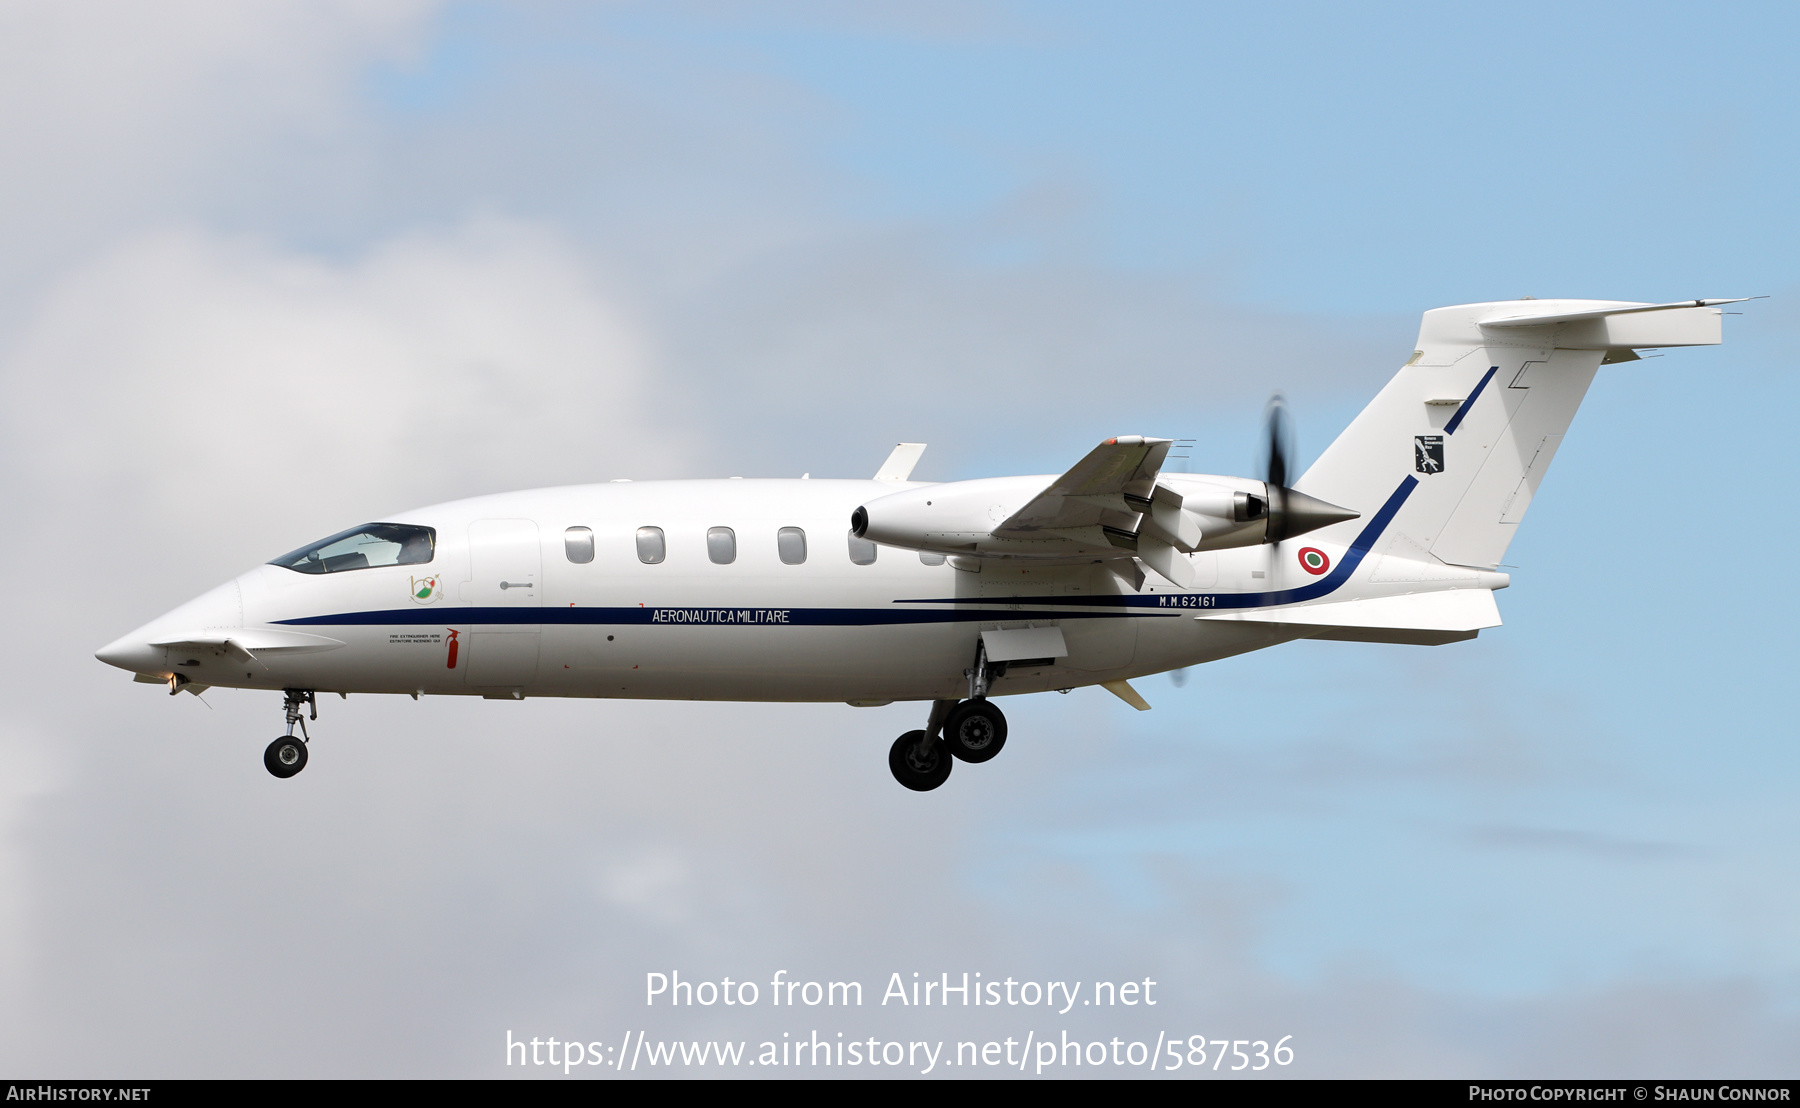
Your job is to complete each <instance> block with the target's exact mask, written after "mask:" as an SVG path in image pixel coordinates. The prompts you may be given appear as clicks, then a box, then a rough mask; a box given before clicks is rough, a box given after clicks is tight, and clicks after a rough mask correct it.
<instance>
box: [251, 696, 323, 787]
mask: <svg viewBox="0 0 1800 1108" xmlns="http://www.w3.org/2000/svg"><path fill="white" fill-rule="evenodd" d="M282 692H283V693H285V694H286V700H285V701H284V702H283V707H284V708H286V710H287V734H285V735H283V736H282V737H281V738H279V739H276V740H275V741H274V742H272V743H270V744H269V748H268V749H267V750H265V751H263V765H264V766H266V767H267V768H268V770H269V772H270V773H272V774H274V775H275V776H276V777H281V778H288V777H292V776H294V774H296V773H299V772H300V771H301V770H303V769H305V768H306V744H307V742H308V741H310V740H311V738H312V736H310V735H308V734H307V733H306V719H304V718H302V716H301V709H302V708H307V709H310V712H309V715H310V717H311V718H312V719H314V720H317V719H318V718H319V704H318V702H317V701H316V700H314V699H313V691H312V690H311V689H283V690H282ZM295 724H299V726H300V737H299V738H297V739H296V738H295V737H294V725H295Z"/></svg>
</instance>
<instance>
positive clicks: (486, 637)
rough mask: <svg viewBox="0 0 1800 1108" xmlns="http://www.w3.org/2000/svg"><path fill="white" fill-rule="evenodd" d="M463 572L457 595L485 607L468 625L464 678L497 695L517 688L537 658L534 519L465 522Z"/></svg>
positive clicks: (538, 574)
mask: <svg viewBox="0 0 1800 1108" xmlns="http://www.w3.org/2000/svg"><path fill="white" fill-rule="evenodd" d="M469 576H470V577H471V580H470V581H469V582H467V583H466V584H465V585H464V587H463V599H465V600H466V601H468V602H469V603H470V604H472V605H474V606H475V607H476V608H479V609H485V611H483V612H482V613H481V615H480V617H479V619H478V621H477V622H474V623H473V624H472V626H471V627H470V629H469V670H468V674H469V675H468V682H469V684H470V685H471V686H473V687H476V688H482V689H491V690H493V691H494V692H495V693H497V694H500V695H504V694H505V693H507V692H509V691H510V692H522V691H523V690H524V688H525V686H527V685H529V684H530V683H531V680H532V678H533V677H535V676H536V674H537V663H538V638H539V635H538V628H539V623H538V612H537V609H538V607H539V605H540V604H541V603H542V601H541V599H540V596H541V594H542V592H543V590H542V588H541V586H542V583H543V559H542V555H541V554H540V552H539V547H538V529H537V524H535V523H533V522H532V521H531V520H528V519H478V520H476V521H475V522H474V523H471V524H470V525H469ZM507 608H517V609H521V611H520V612H519V619H518V622H516V623H515V622H513V621H511V620H510V619H508V618H507V613H506V612H505V611H504V609H507ZM523 609H530V611H525V610H523Z"/></svg>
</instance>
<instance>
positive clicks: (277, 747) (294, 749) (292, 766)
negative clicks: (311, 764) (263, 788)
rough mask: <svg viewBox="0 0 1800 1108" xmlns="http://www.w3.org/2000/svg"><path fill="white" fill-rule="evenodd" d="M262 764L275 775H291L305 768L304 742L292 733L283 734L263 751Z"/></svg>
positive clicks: (285, 776) (284, 776)
mask: <svg viewBox="0 0 1800 1108" xmlns="http://www.w3.org/2000/svg"><path fill="white" fill-rule="evenodd" d="M263 765H264V766H266V767H268V770H269V772H270V773H272V774H274V775H275V776H277V777H281V778H288V777H292V776H294V774H296V773H299V772H300V771H301V770H303V769H305V768H306V744H305V743H304V742H301V741H300V740H299V739H296V738H294V737H293V736H292V735H283V736H281V738H279V739H276V740H275V741H274V742H272V743H270V744H269V749H267V750H265V751H263Z"/></svg>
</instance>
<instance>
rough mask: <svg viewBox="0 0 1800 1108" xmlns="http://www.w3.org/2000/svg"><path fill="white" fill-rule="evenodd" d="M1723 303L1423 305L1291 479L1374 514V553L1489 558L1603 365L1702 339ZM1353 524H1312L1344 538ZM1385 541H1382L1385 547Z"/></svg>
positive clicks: (1489, 562)
mask: <svg viewBox="0 0 1800 1108" xmlns="http://www.w3.org/2000/svg"><path fill="white" fill-rule="evenodd" d="M1720 303H1729V301H1717V300H1684V301H1681V302H1679V303H1675V304H1635V303H1629V302H1622V301H1609V300H1510V301H1497V302H1493V303H1486V304H1462V305H1458V306H1456V307H1451V308H1437V309H1434V310H1432V311H1429V312H1426V313H1425V317H1424V320H1423V322H1422V323H1421V325H1420V327H1419V342H1418V349H1416V350H1415V351H1414V352H1413V356H1412V358H1411V360H1409V361H1408V362H1407V363H1406V365H1404V366H1402V367H1401V369H1400V372H1399V373H1397V374H1395V375H1394V378H1393V380H1391V381H1389V382H1388V383H1387V387H1385V388H1383V389H1382V390H1381V392H1380V394H1378V395H1377V396H1376V397H1375V399H1374V400H1373V401H1371V402H1370V404H1369V406H1368V407H1366V408H1364V409H1363V411H1362V414H1361V415H1358V416H1357V417H1356V419H1355V420H1354V421H1353V422H1352V423H1351V424H1350V426H1349V427H1348V428H1346V429H1345V430H1344V433H1343V434H1341V435H1339V436H1338V438H1337V441H1336V442H1334V443H1332V444H1331V446H1330V447H1329V448H1327V449H1326V451H1325V453H1324V454H1322V455H1320V457H1319V460H1318V461H1317V462H1315V463H1313V466H1312V468H1311V469H1309V470H1307V471H1306V474H1305V476H1303V477H1302V478H1301V479H1300V480H1299V481H1298V482H1296V483H1295V486H1294V487H1295V488H1297V489H1299V490H1300V491H1302V492H1305V493H1307V494H1309V495H1312V496H1316V497H1319V498H1320V499H1323V500H1326V501H1329V502H1330V503H1333V504H1341V505H1343V506H1345V507H1347V508H1353V509H1355V510H1357V511H1360V512H1362V513H1363V515H1364V517H1365V518H1367V517H1369V516H1371V515H1373V514H1374V512H1375V511H1376V510H1377V509H1379V508H1380V507H1381V506H1382V505H1383V504H1384V503H1386V502H1387V501H1388V500H1389V498H1391V497H1393V496H1395V495H1396V492H1397V491H1398V490H1400V489H1401V488H1402V487H1403V486H1405V485H1406V483H1407V482H1408V480H1409V479H1410V480H1411V481H1412V482H1413V484H1412V487H1411V488H1410V489H1409V490H1408V491H1406V492H1405V494H1404V495H1405V502H1404V503H1403V504H1402V505H1401V507H1400V509H1399V511H1398V512H1397V513H1396V515H1395V516H1394V519H1393V521H1392V523H1391V524H1390V525H1389V526H1388V529H1387V531H1386V533H1385V534H1384V535H1383V537H1382V540H1381V543H1382V546H1381V548H1380V550H1379V552H1380V553H1384V554H1385V553H1394V554H1398V555H1399V556H1401V557H1419V556H1420V555H1421V554H1424V555H1426V556H1428V557H1430V558H1431V559H1434V560H1437V561H1441V562H1447V563H1450V564H1453V565H1464V566H1476V567H1480V568H1484V569H1492V568H1494V567H1495V566H1496V565H1498V564H1499V562H1500V559H1501V558H1502V557H1504V556H1505V554H1506V548H1507V545H1508V544H1509V543H1511V542H1512V537H1513V534H1514V532H1515V531H1516V530H1517V528H1518V525H1519V523H1520V521H1522V520H1523V519H1524V518H1525V511H1526V509H1527V508H1528V507H1529V506H1530V504H1531V500H1532V497H1533V496H1534V495H1536V493H1537V490H1538V486H1539V483H1540V482H1541V481H1542V480H1543V477H1544V473H1545V471H1546V470H1548V469H1549V467H1550V462H1551V460H1552V459H1553V458H1554V457H1555V456H1556V450H1557V447H1558V446H1560V445H1561V443H1562V439H1563V436H1564V434H1566V433H1567V432H1568V429H1569V422H1570V420H1572V419H1573V418H1574V417H1575V409H1576V408H1577V407H1579V406H1580V404H1581V400H1582V397H1584V396H1585V395H1587V390H1588V385H1589V384H1590V383H1591V382H1592V381H1593V379H1594V374H1595V372H1596V371H1597V370H1598V369H1599V368H1600V366H1601V365H1602V364H1603V363H1609V362H1620V361H1630V360H1633V359H1635V358H1636V356H1637V355H1636V354H1635V353H1633V350H1634V349H1640V348H1649V347H1665V346H1701V345H1713V344H1716V343H1718V342H1719V341H1720V328H1721V314H1722V313H1721V312H1720V310H1719V309H1718V308H1717V307H1716V306H1715V305H1717V304H1720ZM1358 526H1359V525H1358V524H1357V523H1356V522H1350V523H1342V524H1337V525H1334V526H1333V527H1332V528H1329V529H1327V530H1326V531H1323V532H1319V534H1320V536H1321V537H1323V538H1329V539H1332V540H1336V541H1342V542H1346V543H1347V542H1349V541H1350V539H1351V538H1352V537H1353V536H1354V534H1355V532H1356V530H1357V528H1358ZM1395 544H1399V546H1398V547H1396V548H1395V549H1393V550H1390V549H1389V548H1390V547H1395Z"/></svg>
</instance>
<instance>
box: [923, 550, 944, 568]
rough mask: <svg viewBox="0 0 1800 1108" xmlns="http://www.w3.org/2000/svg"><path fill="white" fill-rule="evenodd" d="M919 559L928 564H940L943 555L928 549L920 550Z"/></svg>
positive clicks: (942, 560) (942, 561) (942, 562)
mask: <svg viewBox="0 0 1800 1108" xmlns="http://www.w3.org/2000/svg"><path fill="white" fill-rule="evenodd" d="M919 561H921V562H924V563H925V564H926V565H928V566H941V565H943V564H944V556H943V555H942V554H933V553H931V552H930V551H928V550H921V551H919Z"/></svg>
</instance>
